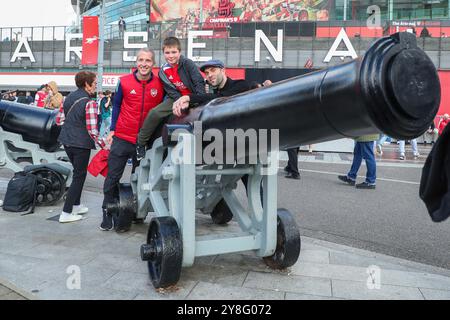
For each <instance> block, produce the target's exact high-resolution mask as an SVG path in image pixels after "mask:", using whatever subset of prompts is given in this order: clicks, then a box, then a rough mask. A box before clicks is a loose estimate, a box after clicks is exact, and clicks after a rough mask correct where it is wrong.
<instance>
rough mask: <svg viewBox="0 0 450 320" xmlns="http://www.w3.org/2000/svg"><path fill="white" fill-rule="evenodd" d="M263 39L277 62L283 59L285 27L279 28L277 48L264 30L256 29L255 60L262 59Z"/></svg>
mask: <svg viewBox="0 0 450 320" xmlns="http://www.w3.org/2000/svg"><path fill="white" fill-rule="evenodd" d="M261 40H262V42H263V43H264V45H265V46H266V48H267V50H269V52H270V54H271V55H272V57H273V59H274V60H275V61H277V62H282V61H283V29H279V30H278V33H277V49H275V47H274V46H273V44H272V43H271V42H270V40H269V38H267V36H266V35H265V34H264V32H263V31H262V30H256V31H255V61H256V62H259V61H261Z"/></svg>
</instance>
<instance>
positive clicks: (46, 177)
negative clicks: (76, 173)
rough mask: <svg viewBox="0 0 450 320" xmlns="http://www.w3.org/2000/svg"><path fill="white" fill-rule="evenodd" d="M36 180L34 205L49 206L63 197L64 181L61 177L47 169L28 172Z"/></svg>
mask: <svg viewBox="0 0 450 320" xmlns="http://www.w3.org/2000/svg"><path fill="white" fill-rule="evenodd" d="M30 173H32V174H34V175H35V176H36V177H37V178H38V181H37V187H36V205H37V206H50V205H53V204H55V203H56V202H57V201H58V200H59V199H61V198H62V197H63V195H64V194H65V191H66V181H65V180H64V178H63V176H62V175H61V174H60V173H59V172H56V171H54V170H52V169H49V168H39V169H34V170H30Z"/></svg>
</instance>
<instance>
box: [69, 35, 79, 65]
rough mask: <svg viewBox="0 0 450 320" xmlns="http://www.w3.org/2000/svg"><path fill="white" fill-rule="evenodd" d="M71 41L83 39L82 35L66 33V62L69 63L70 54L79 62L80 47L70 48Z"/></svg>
mask: <svg viewBox="0 0 450 320" xmlns="http://www.w3.org/2000/svg"><path fill="white" fill-rule="evenodd" d="M73 39H83V34H82V33H68V34H67V36H66V62H70V52H71V51H72V52H75V54H76V55H77V57H78V58H79V59H80V60H81V50H82V47H71V46H70V42H71V41H72V40H73Z"/></svg>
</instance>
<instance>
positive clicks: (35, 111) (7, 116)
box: [0, 100, 61, 152]
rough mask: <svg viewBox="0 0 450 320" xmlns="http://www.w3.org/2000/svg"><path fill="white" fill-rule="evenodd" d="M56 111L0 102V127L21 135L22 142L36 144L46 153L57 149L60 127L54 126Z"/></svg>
mask: <svg viewBox="0 0 450 320" xmlns="http://www.w3.org/2000/svg"><path fill="white" fill-rule="evenodd" d="M56 113H57V112H56V111H51V110H46V109H42V108H37V107H33V106H29V105H26V104H22V103H16V102H10V101H4V100H1V101H0V127H2V129H3V130H5V131H9V132H12V133H18V134H20V135H22V138H23V140H24V141H28V142H32V143H35V144H38V145H39V146H40V147H41V148H42V149H44V150H45V151H47V152H53V151H55V150H56V149H58V147H59V143H58V141H57V139H58V136H59V132H60V130H61V129H60V127H58V126H57V125H56V121H55V118H56Z"/></svg>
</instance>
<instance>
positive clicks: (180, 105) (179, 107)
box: [172, 96, 190, 117]
mask: <svg viewBox="0 0 450 320" xmlns="http://www.w3.org/2000/svg"><path fill="white" fill-rule="evenodd" d="M189 101H190V98H189V96H182V97H181V98H179V99H178V100H177V101H175V102H174V103H173V107H172V111H173V114H174V115H176V116H177V117H180V116H181V115H182V114H183V111H184V110H186V109H188V108H189Z"/></svg>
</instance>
